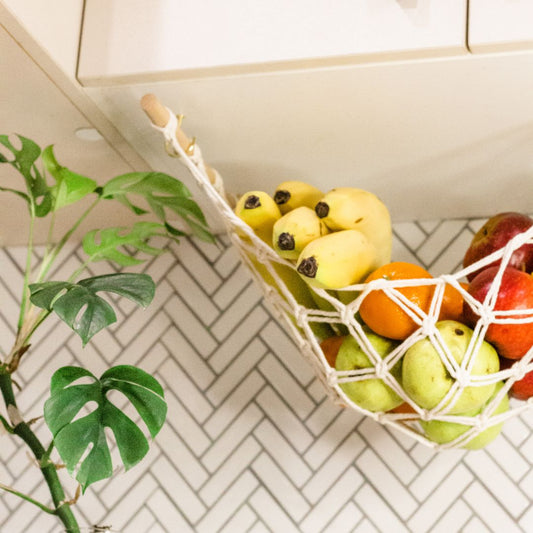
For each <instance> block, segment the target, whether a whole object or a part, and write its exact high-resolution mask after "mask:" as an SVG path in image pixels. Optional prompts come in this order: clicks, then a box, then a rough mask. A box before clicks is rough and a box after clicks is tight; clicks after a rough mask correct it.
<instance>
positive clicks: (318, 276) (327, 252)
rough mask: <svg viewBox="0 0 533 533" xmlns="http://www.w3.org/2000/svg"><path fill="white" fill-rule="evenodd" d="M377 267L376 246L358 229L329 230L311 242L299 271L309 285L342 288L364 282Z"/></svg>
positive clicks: (298, 267)
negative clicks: (331, 231) (329, 231)
mask: <svg viewBox="0 0 533 533" xmlns="http://www.w3.org/2000/svg"><path fill="white" fill-rule="evenodd" d="M375 268H376V248H375V246H374V245H373V244H372V243H371V242H370V241H369V240H368V239H367V238H366V236H365V235H364V234H363V233H361V232H360V231H359V230H356V229H346V230H340V231H335V232H333V233H328V234H327V235H324V236H323V237H319V238H318V239H315V240H314V241H311V242H310V243H309V244H308V245H307V246H306V247H305V248H304V249H303V250H302V253H301V254H300V257H299V258H298V261H297V263H296V270H297V272H298V273H299V274H300V276H301V277H302V279H304V280H305V281H306V282H307V283H308V284H309V285H311V286H312V287H317V288H321V289H341V288H343V287H347V286H348V285H354V284H356V283H360V282H362V281H363V280H364V279H365V278H366V276H367V275H368V274H369V273H370V272H371V271H372V270H374V269H375Z"/></svg>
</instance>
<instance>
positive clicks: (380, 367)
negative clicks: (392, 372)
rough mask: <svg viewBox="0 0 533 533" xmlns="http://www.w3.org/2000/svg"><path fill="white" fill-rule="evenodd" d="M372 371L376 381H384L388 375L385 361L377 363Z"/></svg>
mask: <svg viewBox="0 0 533 533" xmlns="http://www.w3.org/2000/svg"><path fill="white" fill-rule="evenodd" d="M374 371H375V373H376V377H377V378H378V379H384V378H385V377H386V376H387V375H388V374H389V367H388V365H387V363H385V361H383V360H381V361H377V362H376V365H375V366H374Z"/></svg>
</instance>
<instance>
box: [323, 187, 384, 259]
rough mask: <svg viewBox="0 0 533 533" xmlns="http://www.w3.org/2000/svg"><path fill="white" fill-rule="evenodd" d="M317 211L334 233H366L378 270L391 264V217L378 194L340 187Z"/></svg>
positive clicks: (330, 194) (331, 193)
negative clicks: (347, 230)
mask: <svg viewBox="0 0 533 533" xmlns="http://www.w3.org/2000/svg"><path fill="white" fill-rule="evenodd" d="M315 211H316V213H317V215H318V216H319V217H320V218H321V219H322V220H323V221H324V223H325V224H326V226H327V227H328V228H329V229H330V230H331V231H339V230H346V229H356V230H359V231H360V232H361V233H363V234H364V235H365V236H366V237H367V238H368V240H369V241H370V242H371V243H372V244H373V245H374V246H375V248H376V253H377V264H376V266H381V265H384V264H386V263H390V261H391V254H392V224H391V217H390V213H389V210H388V209H387V206H386V205H385V204H384V203H383V202H382V201H381V200H380V199H379V198H378V197H377V196H376V195H375V194H373V193H371V192H369V191H365V190H363V189H357V188H355V187H338V188H336V189H332V190H330V191H328V192H327V193H326V194H325V195H324V197H323V198H322V199H321V200H320V201H319V202H318V203H317V204H316V206H315Z"/></svg>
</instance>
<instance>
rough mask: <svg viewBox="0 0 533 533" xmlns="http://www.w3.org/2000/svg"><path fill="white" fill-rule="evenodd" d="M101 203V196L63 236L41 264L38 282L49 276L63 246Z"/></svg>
mask: <svg viewBox="0 0 533 533" xmlns="http://www.w3.org/2000/svg"><path fill="white" fill-rule="evenodd" d="M99 201H100V196H98V197H97V198H96V200H95V201H94V202H93V203H92V204H91V205H90V206H89V207H88V208H87V209H86V210H85V211H84V212H83V213H82V214H81V216H80V217H79V218H78V220H77V221H76V222H75V224H74V225H73V226H72V227H71V228H70V229H69V230H68V231H67V232H66V233H65V234H64V235H63V237H62V238H61V240H60V241H59V242H58V243H57V244H56V245H55V246H54V247H53V248H52V250H50V253H47V254H46V256H45V257H44V259H43V262H42V264H41V269H40V271H39V275H38V276H37V282H40V281H43V280H44V278H45V277H46V275H47V274H48V272H49V270H50V268H51V266H52V264H53V262H54V261H55V259H56V258H57V256H58V255H59V253H60V252H61V250H62V249H63V246H65V244H66V243H67V242H68V240H69V239H70V237H71V236H72V234H73V233H74V232H75V231H76V230H77V229H78V228H79V226H80V225H81V223H82V222H83V221H84V220H85V219H86V218H87V216H88V215H89V213H90V212H91V211H92V210H93V209H94V208H95V207H96V205H97V204H98V202H99Z"/></svg>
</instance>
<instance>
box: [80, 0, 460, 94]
mask: <svg viewBox="0 0 533 533" xmlns="http://www.w3.org/2000/svg"><path fill="white" fill-rule="evenodd" d="M465 27H466V0H416V1H413V0H333V1H332V0H316V1H314V2H311V3H310V2H309V1H308V0H292V1H291V2H287V1H286V0H269V1H268V2H265V1H261V2H250V1H249V0H226V1H224V2H220V1H219V0H198V1H196V2H176V1H175V0H158V1H156V2H154V1H153V0H112V1H109V0H87V1H86V6H85V15H84V28H83V35H82V45H81V53H80V64H79V71H78V77H79V79H80V80H81V82H82V83H83V84H84V85H99V84H102V83H106V82H117V81H118V82H120V81H124V79H127V80H128V81H141V80H142V81H144V80H147V79H161V78H162V77H163V78H165V77H167V78H168V77H169V76H173V77H175V76H181V77H183V76H184V75H185V76H188V77H190V76H198V75H206V74H215V75H216V74H226V73H229V74H232V73H240V72H258V71H262V72H264V71H269V70H273V69H275V70H279V69H288V68H294V67H295V66H296V67H302V66H317V65H324V64H326V65H332V64H333V65H338V64H343V63H345V62H352V63H353V62H360V61H365V60H366V61H368V60H369V59H375V58H376V57H379V58H380V59H386V58H391V57H402V56H403V57H406V56H413V55H416V56H417V57H420V56H423V57H427V56H428V55H436V54H444V53H446V54H450V53H465V52H466V45H465V34H466V32H465Z"/></svg>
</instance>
